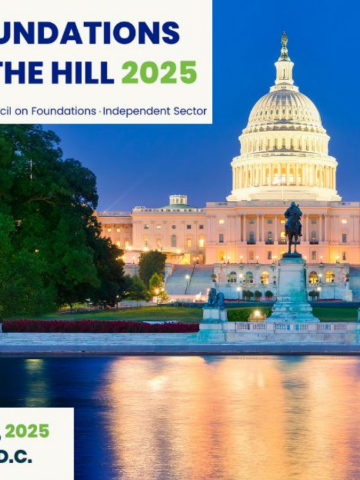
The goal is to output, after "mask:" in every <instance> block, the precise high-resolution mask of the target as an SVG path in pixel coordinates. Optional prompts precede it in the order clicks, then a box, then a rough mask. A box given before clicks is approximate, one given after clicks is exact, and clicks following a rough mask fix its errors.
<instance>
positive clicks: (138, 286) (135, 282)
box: [127, 275, 149, 302]
mask: <svg viewBox="0 0 360 480" xmlns="http://www.w3.org/2000/svg"><path fill="white" fill-rule="evenodd" d="M127 298H129V300H135V301H137V302H139V301H141V300H149V293H148V290H147V288H146V286H145V284H144V282H143V281H142V280H141V278H139V277H138V276H137V275H134V276H133V277H131V284H130V285H129V286H128V289H127Z"/></svg>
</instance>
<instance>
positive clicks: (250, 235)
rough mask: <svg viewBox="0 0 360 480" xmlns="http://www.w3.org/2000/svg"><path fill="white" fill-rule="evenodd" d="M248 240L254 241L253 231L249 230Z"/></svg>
mask: <svg viewBox="0 0 360 480" xmlns="http://www.w3.org/2000/svg"><path fill="white" fill-rule="evenodd" d="M249 242H250V243H255V233H254V232H249Z"/></svg>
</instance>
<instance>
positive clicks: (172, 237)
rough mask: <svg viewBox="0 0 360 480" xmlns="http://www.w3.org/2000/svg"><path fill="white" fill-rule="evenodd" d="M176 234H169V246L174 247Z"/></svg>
mask: <svg viewBox="0 0 360 480" xmlns="http://www.w3.org/2000/svg"><path fill="white" fill-rule="evenodd" d="M176 243H177V242H176V235H171V246H172V247H176Z"/></svg>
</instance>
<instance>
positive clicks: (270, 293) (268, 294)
mask: <svg viewBox="0 0 360 480" xmlns="http://www.w3.org/2000/svg"><path fill="white" fill-rule="evenodd" d="M273 296H274V294H273V292H272V291H271V290H266V292H265V297H266V298H267V299H268V300H271V299H272V298H273Z"/></svg>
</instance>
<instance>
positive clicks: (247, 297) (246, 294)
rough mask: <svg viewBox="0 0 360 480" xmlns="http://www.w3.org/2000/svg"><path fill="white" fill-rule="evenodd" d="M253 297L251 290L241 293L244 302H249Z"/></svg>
mask: <svg viewBox="0 0 360 480" xmlns="http://www.w3.org/2000/svg"><path fill="white" fill-rule="evenodd" d="M253 296H254V294H253V292H252V291H251V290H244V291H243V298H244V300H251V298H252V297H253Z"/></svg>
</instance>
